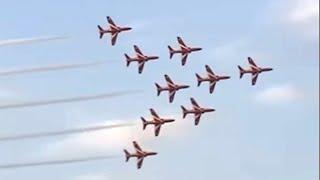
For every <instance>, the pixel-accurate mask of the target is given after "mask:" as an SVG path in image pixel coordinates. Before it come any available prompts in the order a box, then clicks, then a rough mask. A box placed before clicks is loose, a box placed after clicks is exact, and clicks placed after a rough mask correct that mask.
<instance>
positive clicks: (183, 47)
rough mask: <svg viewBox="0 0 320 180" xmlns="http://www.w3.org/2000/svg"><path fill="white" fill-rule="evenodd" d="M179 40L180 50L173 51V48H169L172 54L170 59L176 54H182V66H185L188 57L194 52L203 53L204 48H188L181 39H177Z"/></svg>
mask: <svg viewBox="0 0 320 180" xmlns="http://www.w3.org/2000/svg"><path fill="white" fill-rule="evenodd" d="M177 39H178V43H179V45H180V49H177V50H175V49H173V48H172V47H171V46H168V48H169V53H170V59H171V58H172V56H173V55H174V54H176V53H179V54H181V56H182V61H181V64H182V66H184V65H185V64H186V62H187V58H188V55H189V54H190V53H192V52H195V51H201V50H202V48H199V47H189V46H187V45H186V44H185V43H184V42H183V40H182V38H181V37H177Z"/></svg>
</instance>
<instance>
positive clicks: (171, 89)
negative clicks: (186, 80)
mask: <svg viewBox="0 0 320 180" xmlns="http://www.w3.org/2000/svg"><path fill="white" fill-rule="evenodd" d="M164 78H165V79H166V81H167V85H168V86H167V87H161V86H160V85H159V84H157V83H155V84H156V87H157V95H158V96H159V95H160V93H161V92H162V91H168V92H169V102H170V103H172V102H173V100H174V96H175V94H176V92H177V91H178V90H180V89H186V88H189V87H190V86H188V85H178V84H175V83H174V82H173V81H172V80H171V78H170V77H169V76H168V75H164Z"/></svg>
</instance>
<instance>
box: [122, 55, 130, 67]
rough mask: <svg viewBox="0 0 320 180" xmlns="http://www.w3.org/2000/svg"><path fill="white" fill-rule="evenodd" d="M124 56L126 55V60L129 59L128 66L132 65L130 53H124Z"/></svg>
mask: <svg viewBox="0 0 320 180" xmlns="http://www.w3.org/2000/svg"><path fill="white" fill-rule="evenodd" d="M124 56H125V57H126V61H127V67H128V66H129V65H130V63H131V58H130V56H129V55H128V54H126V53H125V54H124Z"/></svg>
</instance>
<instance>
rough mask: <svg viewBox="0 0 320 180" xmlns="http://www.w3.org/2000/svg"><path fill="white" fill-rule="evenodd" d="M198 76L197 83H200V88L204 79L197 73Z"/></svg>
mask: <svg viewBox="0 0 320 180" xmlns="http://www.w3.org/2000/svg"><path fill="white" fill-rule="evenodd" d="M196 76H197V81H198V87H199V86H200V85H201V83H202V77H201V76H200V75H199V74H197V73H196Z"/></svg>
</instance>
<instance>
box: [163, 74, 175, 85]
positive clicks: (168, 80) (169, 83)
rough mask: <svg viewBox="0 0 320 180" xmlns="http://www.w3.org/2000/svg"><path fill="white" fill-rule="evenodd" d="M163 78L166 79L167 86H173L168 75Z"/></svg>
mask: <svg viewBox="0 0 320 180" xmlns="http://www.w3.org/2000/svg"><path fill="white" fill-rule="evenodd" d="M164 78H165V79H166V81H167V84H168V86H173V85H174V83H173V81H172V80H171V78H170V77H169V76H168V75H164Z"/></svg>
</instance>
